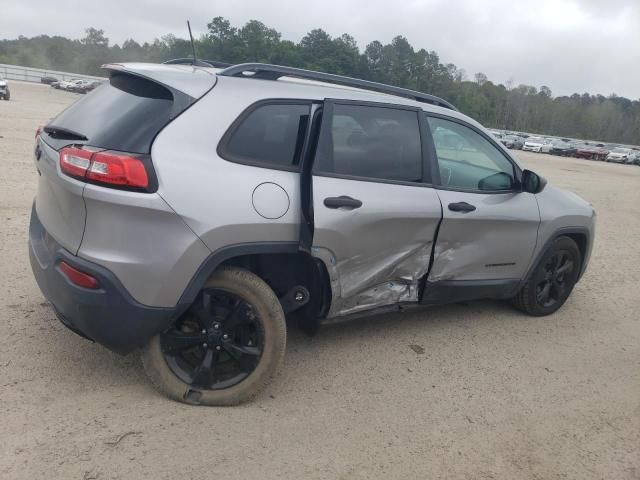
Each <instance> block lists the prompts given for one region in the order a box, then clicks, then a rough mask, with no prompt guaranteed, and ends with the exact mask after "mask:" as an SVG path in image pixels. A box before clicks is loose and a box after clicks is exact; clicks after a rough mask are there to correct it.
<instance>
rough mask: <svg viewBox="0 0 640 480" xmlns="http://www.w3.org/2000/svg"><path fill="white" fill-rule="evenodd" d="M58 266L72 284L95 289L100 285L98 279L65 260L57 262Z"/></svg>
mask: <svg viewBox="0 0 640 480" xmlns="http://www.w3.org/2000/svg"><path fill="white" fill-rule="evenodd" d="M58 268H59V269H60V271H61V272H62V273H63V274H64V276H65V277H67V278H68V279H69V281H70V282H71V283H73V284H74V285H78V286H79V287H83V288H90V289H92V290H96V289H97V288H98V287H100V284H99V283H98V280H96V278H95V277H92V276H91V275H89V274H88V273H85V272H82V271H80V270H78V269H77V268H74V267H72V266H71V265H69V264H68V263H67V262H60V263H59V264H58Z"/></svg>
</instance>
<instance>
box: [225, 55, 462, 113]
mask: <svg viewBox="0 0 640 480" xmlns="http://www.w3.org/2000/svg"><path fill="white" fill-rule="evenodd" d="M247 72H252V74H251V75H247ZM218 75H222V76H225V77H244V78H257V79H261V80H277V79H279V78H280V77H296V78H304V79H308V80H317V81H320V82H327V83H333V84H336V85H342V86H346V87H354V88H361V89H363V90H371V91H374V92H379V93H386V94H389V95H396V96H398V97H405V98H410V99H411V100H416V101H418V102H423V103H430V104H432V105H437V106H439V107H444V108H448V109H450V110H455V111H457V108H456V107H454V106H453V105H452V104H450V103H449V102H447V101H446V100H443V99H442V98H439V97H436V96H434V95H429V94H427V93H422V92H417V91H415V90H409V89H407V88H402V87H394V86H393V85H385V84H384V83H377V82H370V81H369V80H361V79H359V78H352V77H344V76H342V75H334V74H332V73H323V72H315V71H312V70H303V69H301V68H293V67H283V66H280V65H269V64H267V63H240V64H238V65H233V66H231V67H228V68H225V69H224V70H223V71H221V72H218Z"/></svg>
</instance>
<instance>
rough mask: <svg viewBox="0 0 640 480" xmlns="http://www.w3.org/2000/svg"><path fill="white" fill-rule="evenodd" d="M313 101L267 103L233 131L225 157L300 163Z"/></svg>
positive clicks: (265, 161)
mask: <svg viewBox="0 0 640 480" xmlns="http://www.w3.org/2000/svg"><path fill="white" fill-rule="evenodd" d="M310 108H311V105H310V104H300V105H294V104H282V105H279V104H266V105H261V106H259V107H257V108H256V109H255V110H253V111H251V112H250V113H249V114H248V115H247V116H246V117H245V118H244V119H243V120H242V121H241V123H240V124H239V125H238V126H237V127H236V128H235V129H234V130H233V132H232V133H231V136H230V138H229V139H228V141H227V143H226V145H225V146H224V148H223V157H225V158H229V160H233V161H239V162H249V163H267V164H272V165H277V166H291V165H297V164H298V162H299V157H300V151H301V149H302V144H303V141H304V135H305V131H306V129H307V124H308V122H309V111H310Z"/></svg>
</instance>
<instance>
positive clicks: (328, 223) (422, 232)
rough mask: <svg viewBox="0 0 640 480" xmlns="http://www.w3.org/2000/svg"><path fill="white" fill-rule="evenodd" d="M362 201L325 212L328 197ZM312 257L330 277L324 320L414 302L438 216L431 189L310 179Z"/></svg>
mask: <svg viewBox="0 0 640 480" xmlns="http://www.w3.org/2000/svg"><path fill="white" fill-rule="evenodd" d="M338 195H349V196H351V197H353V198H356V199H359V200H361V201H362V203H363V205H362V207H361V208H358V209H355V210H346V209H342V208H340V209H330V208H327V207H325V206H324V204H323V201H324V199H325V198H327V197H334V196H338ZM313 196H314V205H315V208H314V223H315V233H314V237H313V249H312V254H313V255H314V256H315V257H317V258H320V259H321V260H322V261H323V262H324V263H325V265H326V266H327V270H328V272H329V276H330V279H331V284H332V285H331V286H332V297H333V298H332V303H331V309H330V311H329V314H328V317H335V316H341V315H347V314H351V313H355V312H359V311H362V310H367V309H370V308H374V307H379V306H383V305H389V304H394V303H398V302H405V301H418V281H419V279H420V278H421V277H423V276H424V275H425V274H426V273H427V270H428V268H429V260H430V257H431V250H432V247H433V240H434V237H435V231H436V228H437V226H438V223H439V221H440V216H441V214H442V211H441V207H440V201H439V200H438V196H437V194H436V193H435V190H433V189H431V188H426V187H421V186H407V185H396V184H388V183H379V182H365V181H357V180H350V179H344V178H331V177H321V176H314V179H313Z"/></svg>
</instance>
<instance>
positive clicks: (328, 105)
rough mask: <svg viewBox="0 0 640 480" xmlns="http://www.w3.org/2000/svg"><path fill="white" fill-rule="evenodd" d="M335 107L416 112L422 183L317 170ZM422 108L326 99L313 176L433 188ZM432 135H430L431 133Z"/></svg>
mask: <svg viewBox="0 0 640 480" xmlns="http://www.w3.org/2000/svg"><path fill="white" fill-rule="evenodd" d="M334 105H351V106H357V107H378V108H391V109H393V110H408V111H411V112H414V113H415V114H416V115H417V120H418V135H419V136H420V156H421V168H422V171H421V181H420V182H410V181H404V180H392V179H385V178H374V177H363V176H360V175H348V174H344V173H335V172H325V171H322V170H318V169H317V168H316V165H317V163H316V156H317V154H318V147H319V146H320V145H321V142H322V141H323V135H327V133H326V132H328V131H329V130H328V129H329V128H330V123H329V122H330V121H331V120H332V119H333V106H334ZM424 112H425V110H423V109H422V108H420V107H416V106H413V105H403V104H396V103H387V102H372V101H366V100H349V99H342V98H325V99H324V105H323V115H322V124H321V125H320V135H319V138H318V147H316V151H315V153H314V156H313V165H312V170H311V175H312V176H315V177H328V178H340V179H344V180H355V181H359V182H371V183H388V184H391V185H404V186H409V187H433V186H434V182H433V175H434V171H433V164H432V159H431V157H432V156H433V154H432V153H431V152H430V151H429V149H427V148H425V138H427V137H425V135H424V133H425V130H424V129H425V126H426V128H428V122H426V121H425V120H426V119H423V118H422V117H423V115H422V113H424ZM429 135H430V133H429ZM427 174H428V175H430V178H431V181H430V182H425V176H426V175H427Z"/></svg>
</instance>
